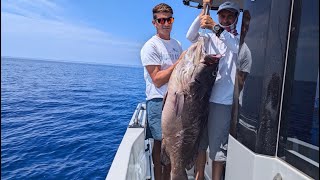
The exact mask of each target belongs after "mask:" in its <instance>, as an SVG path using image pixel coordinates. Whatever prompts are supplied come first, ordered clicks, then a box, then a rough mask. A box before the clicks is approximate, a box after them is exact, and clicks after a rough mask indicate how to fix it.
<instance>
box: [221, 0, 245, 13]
mask: <svg viewBox="0 0 320 180" xmlns="http://www.w3.org/2000/svg"><path fill="white" fill-rule="evenodd" d="M223 9H226V10H228V11H232V12H235V13H237V15H239V14H240V8H239V5H238V4H237V3H235V2H230V1H226V2H224V3H222V4H221V5H220V6H219V8H218V12H217V14H219V12H220V11H221V10H223Z"/></svg>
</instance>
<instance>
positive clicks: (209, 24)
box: [200, 15, 217, 30]
mask: <svg viewBox="0 0 320 180" xmlns="http://www.w3.org/2000/svg"><path fill="white" fill-rule="evenodd" d="M216 24H217V23H216V22H215V21H214V20H213V19H212V18H211V17H210V16H209V15H201V16H200V27H201V28H202V29H210V30H213V26H215V25H216Z"/></svg>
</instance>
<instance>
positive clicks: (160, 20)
mask: <svg viewBox="0 0 320 180" xmlns="http://www.w3.org/2000/svg"><path fill="white" fill-rule="evenodd" d="M155 20H156V21H157V22H158V23H159V24H165V23H166V21H167V22H168V24H172V23H173V21H174V18H173V17H168V18H159V19H155Z"/></svg>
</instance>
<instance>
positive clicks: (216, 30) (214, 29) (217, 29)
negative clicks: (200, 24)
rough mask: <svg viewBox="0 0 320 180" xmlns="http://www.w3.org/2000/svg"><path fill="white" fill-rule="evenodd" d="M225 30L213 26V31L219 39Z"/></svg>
mask: <svg viewBox="0 0 320 180" xmlns="http://www.w3.org/2000/svg"><path fill="white" fill-rule="evenodd" d="M223 30H224V29H223V28H222V27H221V26H219V24H216V25H214V26H213V29H212V31H213V32H214V33H215V34H216V35H217V36H218V37H219V36H220V34H221V33H222V32H223Z"/></svg>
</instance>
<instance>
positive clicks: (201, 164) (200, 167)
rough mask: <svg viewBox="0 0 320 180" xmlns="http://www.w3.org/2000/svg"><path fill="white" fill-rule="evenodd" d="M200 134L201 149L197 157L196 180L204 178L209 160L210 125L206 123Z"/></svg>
mask: <svg viewBox="0 0 320 180" xmlns="http://www.w3.org/2000/svg"><path fill="white" fill-rule="evenodd" d="M201 133H202V134H201V136H200V144H199V151H198V153H199V154H198V156H197V159H196V164H195V166H194V168H195V176H194V177H195V180H204V169H205V166H206V162H207V154H206V153H207V149H208V146H209V139H208V126H207V125H206V126H205V128H204V129H203V131H202V132H201Z"/></svg>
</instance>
